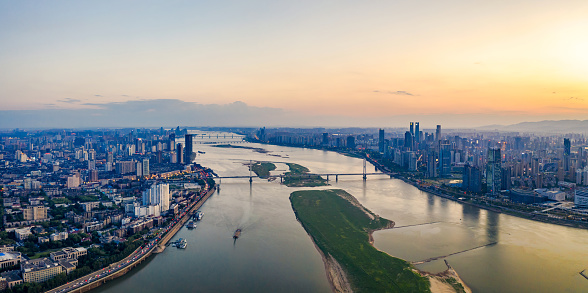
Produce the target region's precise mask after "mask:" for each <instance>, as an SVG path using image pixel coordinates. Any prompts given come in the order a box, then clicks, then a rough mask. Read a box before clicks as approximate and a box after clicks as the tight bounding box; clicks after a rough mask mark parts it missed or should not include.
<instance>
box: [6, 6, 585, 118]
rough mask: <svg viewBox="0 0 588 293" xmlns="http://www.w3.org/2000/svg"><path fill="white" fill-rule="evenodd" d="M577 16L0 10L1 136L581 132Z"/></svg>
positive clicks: (507, 11)
mask: <svg viewBox="0 0 588 293" xmlns="http://www.w3.org/2000/svg"><path fill="white" fill-rule="evenodd" d="M586 11H588V2H586V1H580V0H578V1H557V2H554V1H493V2H488V1H462V0H456V1H370V2H369V3H362V2H356V1H295V2H292V3H277V2H274V1H248V2H247V3H244V2H240V1H215V2H213V3H209V2H190V1H165V2H162V1H126V2H119V1H100V2H75V3H72V2H66V1H51V2H26V1H16V2H15V1H1V2H0V39H2V45H1V50H0V52H1V53H0V66H1V68H2V70H1V71H0V99H1V101H2V103H1V105H0V116H2V117H4V118H0V119H1V121H0V122H1V124H0V127H2V128H9V127H19V126H20V127H65V126H68V125H71V121H75V120H80V119H79V118H80V117H85V119H82V121H80V124H79V126H80V127H92V126H95V127H103V126H139V125H145V121H153V120H148V119H150V118H154V119H155V120H156V121H153V123H152V124H150V125H153V126H156V125H180V124H184V125H203V126H228V125H247V126H255V125H257V126H261V125H275V126H401V125H406V123H407V121H409V120H410V121H412V120H420V121H421V123H423V126H425V125H427V124H429V125H430V127H433V126H434V125H435V124H443V125H444V126H446V127H455V128H463V127H474V126H483V125H491V124H512V123H518V122H523V121H540V120H545V119H553V120H560V119H584V117H585V116H586V114H587V111H588V107H587V106H588V57H587V56H588V55H586V52H587V51H588V39H587V38H586V31H588V17H587V15H586V14H587V12H586ZM166 101H167V102H169V103H168V105H172V106H168V107H167V108H165V110H166V111H165V114H162V113H160V114H158V113H157V112H158V110H160V109H163V108H161V105H162V104H165V102H166ZM80 109H84V111H71V110H80ZM188 111H194V113H192V114H193V115H189V114H188V113H187V112H188ZM114 113H127V115H128V116H127V117H126V118H128V119H126V120H125V119H123V118H120V117H119V118H118V119H114V118H113V117H116V115H114ZM223 114H224V115H225V116H224V117H222V118H219V116H218V115H223ZM39 117H41V118H39ZM199 117H204V118H203V119H201V118H199ZM100 118H102V119H100ZM141 119H143V120H141ZM190 119H192V120H190ZM411 119H412V120H411ZM14 121H19V123H20V124H18V123H14ZM115 124H116V125H115Z"/></svg>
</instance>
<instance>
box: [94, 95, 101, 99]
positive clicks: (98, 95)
mask: <svg viewBox="0 0 588 293" xmlns="http://www.w3.org/2000/svg"><path fill="white" fill-rule="evenodd" d="M94 97H99V98H102V95H94Z"/></svg>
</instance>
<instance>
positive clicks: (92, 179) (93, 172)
mask: <svg viewBox="0 0 588 293" xmlns="http://www.w3.org/2000/svg"><path fill="white" fill-rule="evenodd" d="M96 181H98V170H91V171H90V182H96Z"/></svg>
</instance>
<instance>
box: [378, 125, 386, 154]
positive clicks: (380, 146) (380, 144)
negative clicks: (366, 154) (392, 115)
mask: <svg viewBox="0 0 588 293" xmlns="http://www.w3.org/2000/svg"><path fill="white" fill-rule="evenodd" d="M385 148H386V145H385V140H384V129H380V131H379V137H378V150H379V151H380V153H383V152H384V151H385Z"/></svg>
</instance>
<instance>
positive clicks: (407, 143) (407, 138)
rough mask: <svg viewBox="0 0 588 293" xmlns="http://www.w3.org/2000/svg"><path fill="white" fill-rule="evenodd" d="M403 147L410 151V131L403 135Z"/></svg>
mask: <svg viewBox="0 0 588 293" xmlns="http://www.w3.org/2000/svg"><path fill="white" fill-rule="evenodd" d="M404 147H405V148H406V149H408V150H409V151H412V133H410V131H407V132H405V133H404Z"/></svg>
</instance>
